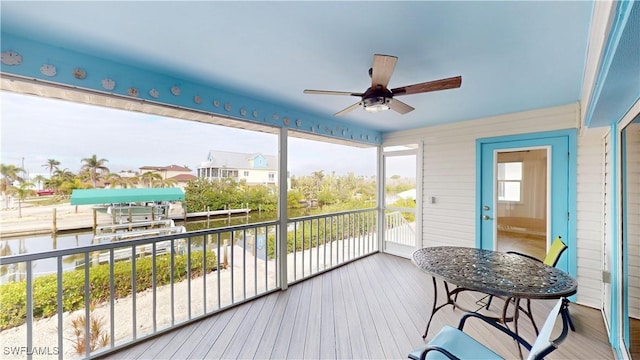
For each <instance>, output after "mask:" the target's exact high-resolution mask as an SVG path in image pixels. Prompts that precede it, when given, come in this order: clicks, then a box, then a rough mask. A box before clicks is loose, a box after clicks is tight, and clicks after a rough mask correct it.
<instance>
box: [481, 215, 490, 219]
mask: <svg viewBox="0 0 640 360" xmlns="http://www.w3.org/2000/svg"><path fill="white" fill-rule="evenodd" d="M482 220H491V217H490V216H489V215H482Z"/></svg>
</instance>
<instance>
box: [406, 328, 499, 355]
mask: <svg viewBox="0 0 640 360" xmlns="http://www.w3.org/2000/svg"><path fill="white" fill-rule="evenodd" d="M427 346H439V347H441V348H443V349H445V350H448V351H449V352H450V353H452V354H453V355H455V356H457V357H458V358H460V359H502V357H501V356H500V355H498V354H496V353H494V352H493V351H491V350H489V349H488V348H487V347H486V346H484V345H482V344H481V343H479V342H478V341H476V340H475V339H474V338H472V337H471V336H469V335H467V334H465V333H464V332H462V331H460V330H458V329H457V328H454V327H452V326H449V325H445V326H443V327H442V329H441V330H440V332H439V333H438V334H437V335H436V336H435V337H434V338H433V339H432V340H431V341H429V343H428V344H426V345H424V346H422V347H419V348H417V349H415V350H414V351H412V352H411V353H410V354H409V358H410V359H413V360H419V359H420V355H422V352H423V351H424V349H425V348H426V347H427ZM427 359H429V360H436V359H448V358H447V357H446V356H445V355H444V354H442V353H440V352H438V351H436V350H432V351H430V352H428V353H427Z"/></svg>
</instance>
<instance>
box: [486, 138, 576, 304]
mask: <svg viewBox="0 0 640 360" xmlns="http://www.w3.org/2000/svg"><path fill="white" fill-rule="evenodd" d="M577 134H578V131H577V130H576V129H566V130H554V131H543V132H537V133H526V134H516V135H507V136H497V137H489V138H482V139H476V222H475V223H476V239H475V244H476V247H481V245H482V243H481V238H482V234H481V230H480V228H481V223H480V221H481V220H480V217H481V210H480V209H481V208H482V185H483V183H482V179H481V177H482V176H481V175H482V146H483V145H486V144H493V143H502V142H511V141H523V140H537V139H547V138H557V137H566V138H567V141H568V144H567V147H568V150H569V154H570V156H569V162H568V172H569V174H568V176H569V178H568V184H567V186H568V188H567V201H568V204H567V210H568V211H569V213H570V214H571V217H570V218H569V223H568V224H567V238H573V239H577V236H576V235H577V230H576V229H577V221H576V220H577V219H576V217H577V216H576V215H577V186H576V183H577V182H576V181H577V148H578V145H577V144H578V141H577V136H578V135H577ZM568 246H569V253H570V254H572V256H570V257H568V258H567V270H568V273H569V274H570V275H571V276H574V277H576V276H577V273H578V266H577V241H570V242H569V244H568ZM571 299H572V300H573V301H575V295H574V296H573V297H571Z"/></svg>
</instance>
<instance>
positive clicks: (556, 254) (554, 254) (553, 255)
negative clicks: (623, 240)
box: [486, 236, 576, 331]
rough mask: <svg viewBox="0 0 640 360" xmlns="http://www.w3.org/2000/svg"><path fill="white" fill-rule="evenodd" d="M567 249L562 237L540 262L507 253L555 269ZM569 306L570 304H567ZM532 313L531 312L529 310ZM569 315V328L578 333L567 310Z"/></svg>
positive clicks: (555, 241)
mask: <svg viewBox="0 0 640 360" xmlns="http://www.w3.org/2000/svg"><path fill="white" fill-rule="evenodd" d="M566 249H567V245H566V244H565V243H564V242H563V241H562V237H560V236H558V237H557V238H555V240H553V242H552V243H551V247H550V248H549V252H547V255H546V256H545V257H544V260H540V259H538V258H535V257H533V256H531V255H527V254H523V253H520V252H517V251H507V254H516V255H519V256H524V257H527V258H529V259H533V260H535V261H541V262H542V263H544V264H545V265H549V266H553V267H555V266H556V264H558V260H560V256H561V255H562V253H563V252H564V251H565V250H566ZM491 300H493V296H492V295H489V300H488V301H487V305H486V309H487V310H488V309H489V305H491ZM567 306H568V304H567ZM527 309H531V300H530V299H527ZM529 311H530V310H529ZM567 315H568V319H569V320H568V321H569V327H570V328H571V330H572V331H576V328H575V326H574V325H573V321H572V320H571V316H569V311H568V310H567Z"/></svg>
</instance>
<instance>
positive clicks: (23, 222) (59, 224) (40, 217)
mask: <svg viewBox="0 0 640 360" xmlns="http://www.w3.org/2000/svg"><path fill="white" fill-rule="evenodd" d="M93 210H94V209H93V208H91V207H85V206H80V207H78V206H73V205H68V204H67V205H56V206H54V207H49V206H43V207H36V206H34V207H24V208H23V209H22V217H21V218H19V217H18V216H17V210H9V211H3V212H2V213H0V220H1V221H0V238H16V237H24V236H38V235H51V234H55V235H62V234H68V233H78V232H90V231H93V230H94V227H97V226H100V225H105V224H112V217H111V215H108V214H103V213H98V214H95V215H94V211H93ZM250 212H251V209H248V208H243V209H227V210H211V211H202V212H193V213H186V214H185V213H184V212H173V213H169V215H168V219H170V220H174V221H180V222H184V221H186V222H189V221H199V220H206V219H209V220H212V219H228V218H232V217H237V216H249V213H250ZM54 217H55V220H54ZM54 223H55V224H54ZM94 224H97V225H95V226H94Z"/></svg>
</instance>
